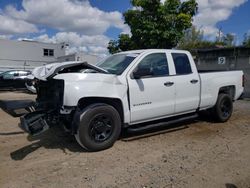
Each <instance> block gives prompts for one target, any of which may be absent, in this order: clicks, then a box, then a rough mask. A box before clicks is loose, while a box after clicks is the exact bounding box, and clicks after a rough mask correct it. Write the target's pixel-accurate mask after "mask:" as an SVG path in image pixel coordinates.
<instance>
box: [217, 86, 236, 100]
mask: <svg viewBox="0 0 250 188" xmlns="http://www.w3.org/2000/svg"><path fill="white" fill-rule="evenodd" d="M221 93H224V94H228V95H229V96H230V97H231V99H232V100H233V99H234V96H235V86H224V87H221V88H220V90H219V94H221Z"/></svg>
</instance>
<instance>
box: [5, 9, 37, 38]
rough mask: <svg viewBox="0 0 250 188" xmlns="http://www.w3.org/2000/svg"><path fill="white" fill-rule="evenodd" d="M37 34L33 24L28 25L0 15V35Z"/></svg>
mask: <svg viewBox="0 0 250 188" xmlns="http://www.w3.org/2000/svg"><path fill="white" fill-rule="evenodd" d="M35 32H38V29H37V27H36V26H35V25H34V24H30V23H28V22H26V21H23V20H20V19H13V18H11V17H9V16H7V15H4V14H2V15H1V13H0V33H1V34H22V33H35Z"/></svg>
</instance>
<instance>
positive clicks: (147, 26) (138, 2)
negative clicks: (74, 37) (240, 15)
mask: <svg viewBox="0 0 250 188" xmlns="http://www.w3.org/2000/svg"><path fill="white" fill-rule="evenodd" d="M131 4H132V6H133V9H130V10H127V11H126V12H124V13H123V16H124V20H125V23H126V24H128V26H129V27H130V30H131V34H130V35H128V34H120V35H119V36H118V39H117V40H111V41H110V42H109V44H108V47H107V48H108V50H109V52H110V53H111V54H113V53H116V52H119V51H126V50H135V49H149V48H165V49H168V48H179V49H186V50H190V49H197V48H212V47H216V46H225V47H232V46H235V45H236V38H235V37H236V36H235V35H233V34H230V33H228V34H225V35H223V36H222V35H220V36H219V37H217V38H216V40H214V41H210V40H207V39H206V38H205V37H204V33H203V31H202V30H200V29H197V28H196V27H195V26H193V25H192V20H193V17H194V16H195V15H196V14H197V11H198V4H197V2H196V0H187V1H181V0H165V1H164V3H161V1H160V0H131ZM242 45H244V46H248V47H250V34H245V36H244V41H243V43H242Z"/></svg>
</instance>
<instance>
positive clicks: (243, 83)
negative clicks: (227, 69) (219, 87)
mask: <svg viewBox="0 0 250 188" xmlns="http://www.w3.org/2000/svg"><path fill="white" fill-rule="evenodd" d="M242 87H245V75H244V74H243V75H242Z"/></svg>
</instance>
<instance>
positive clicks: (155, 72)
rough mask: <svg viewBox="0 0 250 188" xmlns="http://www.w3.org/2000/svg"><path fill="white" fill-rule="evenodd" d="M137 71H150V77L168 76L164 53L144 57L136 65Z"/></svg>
mask: <svg viewBox="0 0 250 188" xmlns="http://www.w3.org/2000/svg"><path fill="white" fill-rule="evenodd" d="M138 69H150V72H151V74H152V76H151V77H157V76H167V75H169V70H168V62H167V57H166V54H165V53H154V54H150V55H148V56H146V57H145V58H144V59H142V61H141V62H140V63H139V64H138V66H137V70H138Z"/></svg>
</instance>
